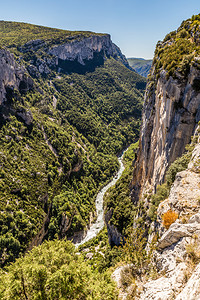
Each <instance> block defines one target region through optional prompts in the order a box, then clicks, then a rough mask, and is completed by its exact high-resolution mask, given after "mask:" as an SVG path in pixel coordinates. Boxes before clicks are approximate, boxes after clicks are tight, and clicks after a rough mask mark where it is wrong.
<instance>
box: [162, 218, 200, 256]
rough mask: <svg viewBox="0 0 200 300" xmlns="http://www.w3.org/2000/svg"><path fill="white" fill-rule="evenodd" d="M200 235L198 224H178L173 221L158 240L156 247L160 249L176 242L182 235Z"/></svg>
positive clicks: (199, 225)
mask: <svg viewBox="0 0 200 300" xmlns="http://www.w3.org/2000/svg"><path fill="white" fill-rule="evenodd" d="M194 233H195V234H198V235H200V224H199V223H191V224H178V223H173V224H172V225H171V226H170V228H169V229H168V230H167V231H166V232H165V233H164V234H163V236H162V237H161V239H160V240H159V242H158V245H157V248H158V249H159V250H162V249H164V248H166V247H169V246H171V245H172V244H174V243H177V242H178V241H179V240H180V239H181V238H183V237H188V236H189V237H191V236H192V235H193V234H194Z"/></svg>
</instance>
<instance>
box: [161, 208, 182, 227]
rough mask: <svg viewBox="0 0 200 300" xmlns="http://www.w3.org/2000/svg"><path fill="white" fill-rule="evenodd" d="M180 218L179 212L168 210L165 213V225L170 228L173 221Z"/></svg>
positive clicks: (163, 218)
mask: <svg viewBox="0 0 200 300" xmlns="http://www.w3.org/2000/svg"><path fill="white" fill-rule="evenodd" d="M177 219H178V213H177V212H175V211H173V210H171V209H170V210H168V211H167V212H166V213H164V214H163V216H162V220H163V226H164V227H165V228H166V229H168V228H169V227H170V225H171V224H172V223H174V222H175V221H176V220H177Z"/></svg>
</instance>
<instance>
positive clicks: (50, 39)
mask: <svg viewBox="0 0 200 300" xmlns="http://www.w3.org/2000/svg"><path fill="white" fill-rule="evenodd" d="M92 34H94V33H93V32H90V31H69V30H61V29H57V28H50V27H44V26H38V25H32V24H27V23H19V22H7V21H0V46H7V47H9V48H13V49H15V48H16V47H21V46H22V45H23V44H25V43H27V42H29V41H31V40H37V39H42V40H43V41H46V42H47V43H50V44H55V43H61V42H63V41H66V40H69V41H70V40H73V39H74V38H75V39H77V38H79V39H80V38H82V37H89V36H91V35H92ZM98 35H102V34H101V33H98Z"/></svg>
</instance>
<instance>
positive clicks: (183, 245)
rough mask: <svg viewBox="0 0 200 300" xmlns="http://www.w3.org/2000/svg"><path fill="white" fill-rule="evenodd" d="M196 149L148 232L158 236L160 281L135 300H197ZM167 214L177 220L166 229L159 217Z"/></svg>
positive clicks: (199, 220) (199, 207) (199, 192)
mask: <svg viewBox="0 0 200 300" xmlns="http://www.w3.org/2000/svg"><path fill="white" fill-rule="evenodd" d="M199 149H200V148H199V139H198V141H197V144H196V147H195V148H194V150H193V153H192V158H191V161H190V163H189V165H188V169H187V170H185V171H182V172H179V173H178V174H177V175H176V179H175V182H174V184H173V186H172V188H171V191H170V195H169V197H168V199H166V200H165V201H163V202H161V203H160V205H159V207H158V217H157V223H156V226H155V227H153V226H152V228H151V229H152V232H153V234H154V233H155V232H156V231H157V232H158V233H159V236H160V238H159V240H158V243H157V250H156V251H154V256H153V257H154V262H155V264H156V267H157V269H158V274H159V275H160V277H159V279H157V280H149V281H148V282H147V283H145V284H144V287H143V291H142V293H141V295H140V297H139V299H169V298H170V297H171V298H173V299H198V297H197V295H199V284H200V279H199V278H200V277H199V265H197V267H196V268H194V267H195V261H196V263H197V262H198V261H199V251H200V213H199V211H200V202H199V199H200V189H199V186H200V174H199V155H200V150H199ZM169 210H171V211H175V212H176V213H177V214H178V216H179V217H178V219H177V220H176V222H175V223H172V224H171V226H170V227H169V229H166V228H165V227H164V225H163V218H162V216H163V215H164V214H165V213H166V212H168V211H169ZM149 240H150V239H149ZM191 260H193V261H191ZM163 272H164V273H165V276H162V275H161V274H162V273H163ZM193 280H195V282H194V281H193ZM159 297H160V298H159Z"/></svg>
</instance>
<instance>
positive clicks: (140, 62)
mask: <svg viewBox="0 0 200 300" xmlns="http://www.w3.org/2000/svg"><path fill="white" fill-rule="evenodd" d="M127 60H128V63H129V65H130V67H131V68H133V69H134V70H135V71H136V72H137V73H138V74H140V75H141V76H143V77H147V76H148V73H149V71H150V69H151V65H152V59H144V58H136V57H130V58H127Z"/></svg>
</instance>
